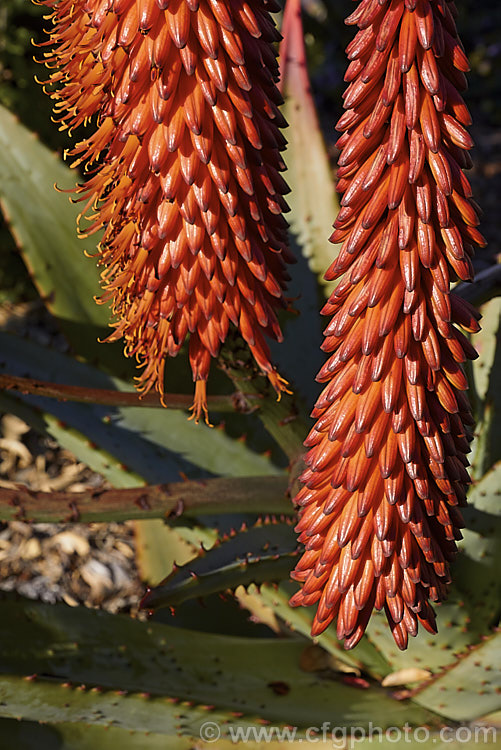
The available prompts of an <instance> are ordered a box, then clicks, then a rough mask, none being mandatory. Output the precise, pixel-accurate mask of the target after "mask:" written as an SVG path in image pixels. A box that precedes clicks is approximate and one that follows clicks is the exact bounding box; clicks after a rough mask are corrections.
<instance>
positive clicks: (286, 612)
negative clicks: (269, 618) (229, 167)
mask: <svg viewBox="0 0 501 750" xmlns="http://www.w3.org/2000/svg"><path fill="white" fill-rule="evenodd" d="M296 590H297V584H296V583H292V582H290V581H283V582H281V583H280V584H279V585H278V586H277V587H273V586H270V585H268V584H264V585H262V586H260V588H259V592H258V591H257V590H256V589H255V588H254V587H253V586H250V587H249V589H248V591H249V592H250V593H252V594H254V595H256V596H258V597H259V598H260V599H261V600H262V602H263V603H264V604H265V605H267V606H269V607H270V608H271V610H272V612H274V614H275V615H276V616H277V617H279V618H280V620H281V621H282V622H283V623H284V624H285V625H286V627H287V628H288V629H289V630H290V631H292V632H296V633H300V634H301V635H303V636H305V637H306V638H311V635H310V631H311V626H312V622H313V615H314V613H313V612H312V610H311V608H309V607H294V608H293V607H290V606H289V599H290V597H291V596H292V594H294V592H295V591H296ZM315 643H318V644H319V645H320V646H322V648H324V649H325V650H326V651H328V652H329V653H330V654H332V655H333V656H335V657H336V658H338V659H339V660H341V661H343V662H344V663H345V664H347V665H350V666H353V667H356V668H357V669H360V670H363V672H364V673H366V674H368V675H370V676H371V677H373V678H375V679H378V680H380V679H381V678H382V677H384V676H385V675H386V674H388V672H389V671H390V667H389V665H388V662H387V661H386V660H385V658H384V656H383V655H382V654H381V653H380V652H379V651H378V650H377V648H376V647H375V646H374V645H373V644H372V643H370V642H369V641H368V640H367V639H366V638H363V639H362V640H361V641H360V643H359V644H358V645H357V646H356V647H355V648H354V649H353V650H351V651H345V649H344V648H343V645H342V644H341V643H340V642H339V640H338V639H337V637H336V633H335V630H334V629H333V628H328V629H327V630H326V631H325V632H324V633H322V635H321V636H320V637H318V638H315Z"/></svg>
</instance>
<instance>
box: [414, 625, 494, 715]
mask: <svg viewBox="0 0 501 750" xmlns="http://www.w3.org/2000/svg"><path fill="white" fill-rule="evenodd" d="M499 664H501V632H497V633H495V634H494V635H493V636H491V637H490V638H487V639H485V640H484V641H482V643H480V644H478V645H477V646H476V647H475V648H473V649H471V650H470V651H469V653H468V654H467V655H466V656H463V657H461V658H460V659H458V661H456V662H455V663H454V664H452V665H451V666H449V667H448V668H447V669H445V670H444V672H443V673H442V674H440V675H439V676H438V677H436V679H434V680H433V681H431V682H429V683H427V684H426V685H425V686H424V687H423V688H422V689H421V690H419V691H418V692H417V694H416V696H415V700H416V701H417V702H418V703H419V704H420V705H422V706H425V707H427V708H432V709H433V710H434V711H437V712H438V713H440V714H442V715H443V716H445V717H447V718H448V719H452V720H455V721H472V720H473V719H476V718H478V717H479V716H482V715H485V714H488V713H491V712H494V711H499V710H500V709H501V671H500V670H499Z"/></svg>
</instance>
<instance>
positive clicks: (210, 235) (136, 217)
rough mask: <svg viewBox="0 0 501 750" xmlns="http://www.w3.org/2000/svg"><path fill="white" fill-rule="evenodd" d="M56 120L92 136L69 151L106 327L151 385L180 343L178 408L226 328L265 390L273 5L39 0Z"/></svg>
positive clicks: (275, 119)
mask: <svg viewBox="0 0 501 750" xmlns="http://www.w3.org/2000/svg"><path fill="white" fill-rule="evenodd" d="M42 4H44V5H46V6H48V7H49V8H51V9H52V11H53V12H52V16H51V18H52V21H53V25H54V28H53V31H52V38H51V43H52V44H53V45H54V49H53V52H52V53H50V54H48V55H47V59H46V61H45V62H46V64H47V65H48V66H49V67H50V68H54V69H55V72H54V73H53V74H52V75H51V77H50V79H49V83H50V84H52V85H53V86H54V85H55V91H53V93H52V94H51V95H52V96H53V98H54V99H56V105H55V111H56V113H57V115H58V119H59V122H60V123H61V127H63V128H69V129H74V128H76V127H78V126H80V125H82V124H87V123H88V121H89V120H91V121H92V123H93V124H94V132H93V133H92V135H90V136H89V137H88V138H86V139H85V140H83V141H81V142H80V143H78V144H77V145H76V147H75V148H74V149H73V150H72V151H71V152H70V154H71V155H73V156H75V157H77V158H76V161H75V162H74V164H75V165H76V164H79V163H81V162H85V164H86V170H87V172H88V173H89V176H88V179H87V180H86V183H85V184H84V185H83V186H81V187H79V188H78V189H77V192H78V193H79V199H80V200H84V201H85V203H86V205H85V208H84V209H83V212H82V213H84V214H86V213H87V212H89V211H90V212H91V213H92V212H93V213H92V215H91V216H90V217H89V216H87V218H90V225H89V228H88V230H87V232H89V233H90V232H95V231H97V230H100V229H103V230H104V231H103V236H102V241H101V243H100V247H99V263H100V264H101V265H103V266H104V271H103V273H102V281H103V287H104V290H105V291H104V294H103V296H102V297H101V300H100V301H102V302H111V305H112V312H113V314H114V323H113V325H114V327H115V330H114V332H113V334H112V335H111V336H110V337H109V340H116V339H120V338H123V339H124V341H125V353H126V354H127V355H128V356H135V357H136V358H137V360H138V362H139V363H140V364H141V365H142V366H143V368H144V369H143V372H142V374H141V376H140V378H138V381H139V383H138V388H139V389H140V390H141V391H142V392H147V391H148V390H149V389H150V388H152V387H156V388H157V390H158V391H159V392H160V394H161V395H162V393H163V388H164V367H165V357H166V355H170V356H175V355H176V354H177V353H178V352H179V350H180V349H181V347H182V346H183V344H184V343H185V341H186V339H187V338H188V337H189V358H190V363H191V368H192V372H193V379H194V380H195V381H196V388H195V402H194V406H193V409H194V415H195V416H196V418H197V419H198V417H199V416H200V414H201V413H202V412H205V414H206V413H207V412H206V380H207V377H208V374H209V367H210V362H211V357H216V356H217V354H218V351H219V349H220V346H221V344H222V342H224V341H225V338H226V336H227V334H228V330H229V327H230V324H233V325H234V326H235V327H237V328H238V330H239V331H240V333H241V335H242V336H243V338H244V339H245V341H246V342H247V344H248V346H249V347H250V349H251V351H252V354H253V356H254V358H255V360H256V362H257V364H258V365H259V367H260V368H261V370H262V371H263V372H264V373H266V375H267V376H268V377H269V379H270V381H271V383H272V384H273V386H274V387H275V389H276V390H277V392H278V393H280V391H281V390H283V389H285V387H286V383H285V381H284V380H283V379H282V378H281V377H280V375H279V374H278V373H277V372H276V371H275V369H274V368H273V366H272V364H271V363H270V356H269V349H268V345H267V343H266V341H265V335H268V336H271V337H273V338H275V339H278V340H280V339H281V331H280V327H279V324H278V322H277V318H276V314H275V311H276V309H277V307H279V306H283V305H284V297H283V290H284V288H285V283H286V280H287V278H288V277H287V274H286V270H285V263H286V262H290V261H291V260H292V258H291V257H290V254H289V251H288V249H287V246H286V226H287V225H286V222H285V220H284V218H283V216H282V211H284V210H286V209H287V205H286V203H285V201H284V199H283V195H284V194H285V192H286V191H287V186H286V184H285V182H284V180H283V178H282V177H281V175H280V172H281V171H282V170H283V169H284V164H283V161H282V158H281V156H280V151H281V150H282V149H283V148H284V145H285V140H284V138H283V136H282V134H281V133H280V130H279V128H280V127H282V126H283V125H284V124H285V123H284V121H283V118H282V116H281V114H280V112H279V110H278V105H279V104H280V101H281V98H280V94H279V93H278V90H277V87H276V81H277V78H278V67H277V62H276V56H275V52H274V48H273V46H272V45H273V43H274V42H275V41H276V40H277V38H278V34H277V31H276V29H275V26H274V24H273V22H272V20H271V18H270V15H269V12H270V11H271V10H276V7H275V5H274V0H252V2H251V3H250V4H249V3H248V2H246V1H245V0H42Z"/></svg>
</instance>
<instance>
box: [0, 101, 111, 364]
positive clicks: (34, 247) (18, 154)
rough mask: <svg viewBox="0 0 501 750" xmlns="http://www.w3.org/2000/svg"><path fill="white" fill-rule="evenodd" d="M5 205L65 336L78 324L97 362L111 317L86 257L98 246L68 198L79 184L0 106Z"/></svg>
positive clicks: (82, 348) (0, 196)
mask: <svg viewBox="0 0 501 750" xmlns="http://www.w3.org/2000/svg"><path fill="white" fill-rule="evenodd" d="M0 149H1V152H2V159H1V160H0V201H1V206H2V209H3V211H4V213H5V216H6V218H7V220H8V222H9V225H10V229H11V231H12V234H13V235H14V237H15V238H16V241H17V243H18V246H19V249H20V250H21V253H22V255H23V258H24V261H25V263H26V265H27V267H28V269H29V271H30V274H31V276H32V279H33V281H34V283H35V285H36V287H37V289H38V291H39V292H40V295H41V297H42V299H43V300H44V302H45V304H46V305H47V307H48V309H49V310H50V311H51V313H52V314H53V315H55V316H56V317H57V318H59V320H60V322H61V326H62V328H63V330H64V331H65V333H67V334H70V338H71V331H72V323H80V324H81V323H87V324H89V327H88V328H86V326H82V327H81V329H80V335H79V340H78V349H79V353H80V354H82V355H83V356H85V357H88V358H92V357H93V356H95V352H96V349H97V346H98V344H97V337H96V329H97V332H98V335H103V334H106V329H107V324H108V318H109V311H108V310H107V309H105V308H104V307H102V306H99V305H96V303H95V302H94V296H95V295H96V294H98V293H99V271H98V269H97V265H96V262H95V261H94V262H93V261H92V260H90V259H89V258H86V257H85V256H84V248H85V247H86V248H87V250H89V251H91V252H94V251H95V246H96V241H95V240H90V241H87V243H86V244H85V245H84V244H83V243H82V241H81V240H79V239H78V237H77V231H76V219H77V216H78V214H79V212H80V209H79V208H78V206H77V205H75V204H73V203H71V202H70V200H69V199H68V195H66V194H65V193H62V192H56V190H54V189H53V185H54V184H57V186H58V187H59V188H61V189H64V190H68V189H69V188H72V187H74V186H75V183H76V181H77V180H78V175H77V173H76V172H74V171H73V172H72V171H71V170H70V169H69V168H68V167H66V166H65V165H64V164H63V163H62V161H61V160H60V158H59V157H58V156H57V154H53V153H52V152H51V151H50V150H49V149H48V148H47V147H46V146H44V145H43V144H42V143H40V141H39V140H38V139H37V137H36V135H34V134H33V133H31V132H30V131H29V130H27V129H26V128H25V127H24V126H23V125H21V123H20V122H19V121H18V120H16V118H15V117H14V115H12V114H11V113H10V112H9V111H8V110H6V109H5V108H4V107H2V106H0ZM102 350H103V351H102V357H101V358H102V359H103V360H110V359H114V358H115V357H116V352H115V351H113V348H107V347H102Z"/></svg>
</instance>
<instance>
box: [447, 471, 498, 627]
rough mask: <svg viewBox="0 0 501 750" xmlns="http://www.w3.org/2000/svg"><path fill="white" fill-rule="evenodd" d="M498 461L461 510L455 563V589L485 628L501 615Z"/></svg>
mask: <svg viewBox="0 0 501 750" xmlns="http://www.w3.org/2000/svg"><path fill="white" fill-rule="evenodd" d="M500 499H501V461H499V462H498V463H497V464H496V465H495V466H494V467H493V468H492V469H491V470H490V471H489V472H487V474H485V476H484V477H482V479H481V480H480V481H478V482H477V483H475V484H474V485H473V487H472V488H471V490H470V492H469V496H468V500H469V507H468V508H465V509H464V512H463V515H464V518H465V523H466V528H465V529H464V530H463V539H462V541H461V542H460V549H461V555H460V556H459V558H458V561H457V563H456V565H455V566H454V580H455V581H456V586H457V588H458V591H459V592H461V593H462V594H463V596H464V599H465V601H468V603H469V607H470V608H471V609H472V610H473V613H474V623H475V622H479V623H480V624H482V623H483V625H484V631H483V632H488V628H489V626H492V625H495V624H497V622H498V621H499V616H500V614H501V580H500V577H499V570H500V567H501V503H500Z"/></svg>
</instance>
